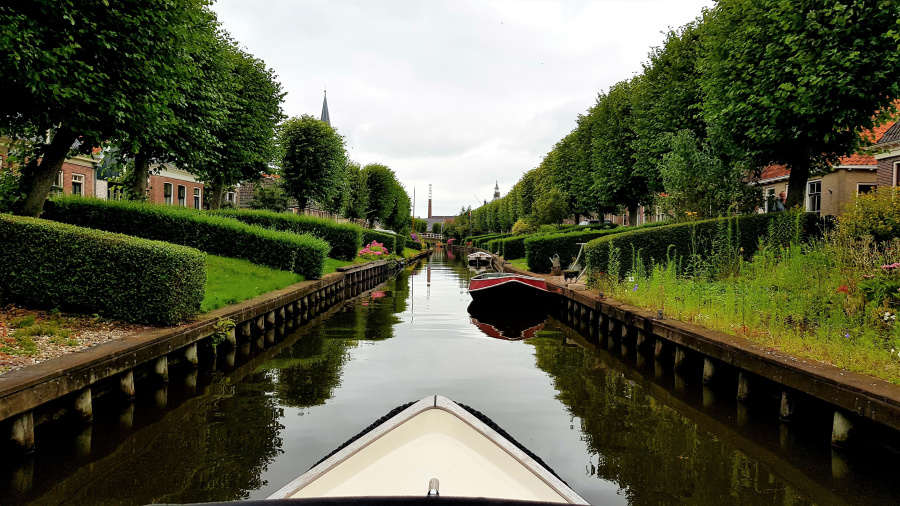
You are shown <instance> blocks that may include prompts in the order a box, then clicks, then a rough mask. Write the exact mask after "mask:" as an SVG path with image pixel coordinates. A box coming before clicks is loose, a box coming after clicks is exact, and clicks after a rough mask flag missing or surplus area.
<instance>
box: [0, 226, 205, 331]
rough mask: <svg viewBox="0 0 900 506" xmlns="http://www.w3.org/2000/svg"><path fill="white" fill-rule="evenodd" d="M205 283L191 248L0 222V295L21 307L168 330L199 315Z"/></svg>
mask: <svg viewBox="0 0 900 506" xmlns="http://www.w3.org/2000/svg"><path fill="white" fill-rule="evenodd" d="M205 284H206V255H205V254H204V253H202V252H200V251H197V250H196V249H193V248H187V247H185V246H178V245H175V244H169V243H165V242H160V241H150V240H147V239H139V238H136V237H130V236H126V235H122V234H113V233H110V232H103V231H100V230H92V229H89V228H81V227H76V226H73V225H66V224H63V223H55V222H52V221H47V220H41V219H36V218H26V217H19V216H11V215H0V292H2V293H3V295H4V297H8V298H10V299H12V300H15V301H16V302H18V303H20V304H24V305H29V306H32V305H33V306H38V307H49V308H54V307H63V308H71V309H75V310H81V311H83V312H86V313H97V314H101V315H103V316H106V317H109V318H115V319H119V320H125V321H130V322H139V323H150V324H159V325H175V324H177V323H179V322H182V321H184V320H188V319H191V318H193V317H194V316H196V315H197V313H199V312H200V303H201V302H202V301H203V292H204V287H205Z"/></svg>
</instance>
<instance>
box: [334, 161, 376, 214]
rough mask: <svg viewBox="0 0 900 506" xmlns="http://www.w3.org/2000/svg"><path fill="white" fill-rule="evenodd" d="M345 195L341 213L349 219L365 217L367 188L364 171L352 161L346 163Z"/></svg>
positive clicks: (367, 198) (367, 202)
mask: <svg viewBox="0 0 900 506" xmlns="http://www.w3.org/2000/svg"><path fill="white" fill-rule="evenodd" d="M346 191H347V196H346V198H345V199H344V206H343V209H342V210H341V213H342V214H343V215H344V217H345V218H348V219H351V220H362V219H365V218H366V207H367V206H368V205H369V188H368V186H367V185H366V173H365V172H363V170H362V167H360V165H359V164H358V163H356V162H354V161H350V162H348V163H347V185H346Z"/></svg>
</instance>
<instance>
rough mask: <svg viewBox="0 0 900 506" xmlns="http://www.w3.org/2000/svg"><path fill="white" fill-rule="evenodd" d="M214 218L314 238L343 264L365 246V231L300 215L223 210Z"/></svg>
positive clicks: (352, 226)
mask: <svg viewBox="0 0 900 506" xmlns="http://www.w3.org/2000/svg"><path fill="white" fill-rule="evenodd" d="M210 214H214V215H218V216H226V217H228V218H234V219H236V220H239V221H242V222H244V223H247V224H249V225H257V226H260V227H263V228H271V229H274V230H281V231H285V232H294V233H296V234H312V235H314V236H316V237H319V238H321V239H324V240H325V242H327V243H328V244H330V245H331V253H330V256H331V257H332V258H337V259H339V260H353V259H354V258H356V252H357V251H359V249H360V248H361V247H362V245H363V234H362V227H360V226H359V225H353V224H350V223H337V222H335V221H332V220H328V219H325V218H313V217H312V216H303V215H299V214H285V213H275V212H272V211H249V210H245V209H223V210H219V211H215V212H213V213H210Z"/></svg>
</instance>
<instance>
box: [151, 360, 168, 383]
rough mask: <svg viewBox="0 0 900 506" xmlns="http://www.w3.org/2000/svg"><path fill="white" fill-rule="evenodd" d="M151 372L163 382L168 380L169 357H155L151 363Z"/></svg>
mask: <svg viewBox="0 0 900 506" xmlns="http://www.w3.org/2000/svg"><path fill="white" fill-rule="evenodd" d="M153 372H154V373H155V374H156V376H158V377H159V378H160V379H161V380H162V382H163V383H168V382H169V357H167V356H165V355H163V356H161V357H159V358H158V359H156V363H155V364H154V365H153Z"/></svg>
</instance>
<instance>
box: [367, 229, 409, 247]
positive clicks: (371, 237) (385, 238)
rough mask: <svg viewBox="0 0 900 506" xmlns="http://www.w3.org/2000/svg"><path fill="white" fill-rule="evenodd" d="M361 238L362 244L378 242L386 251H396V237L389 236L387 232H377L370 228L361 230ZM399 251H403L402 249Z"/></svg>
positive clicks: (393, 235)
mask: <svg viewBox="0 0 900 506" xmlns="http://www.w3.org/2000/svg"><path fill="white" fill-rule="evenodd" d="M362 237H363V244H369V243H371V242H372V241H378V242H380V243H381V244H384V247H385V248H387V249H388V251H397V242H399V241H397V239H399V237H397V235H396V234H389V233H387V232H377V231H375V230H372V229H370V228H364V229H362ZM400 251H403V250H402V249H401V250H400Z"/></svg>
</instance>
